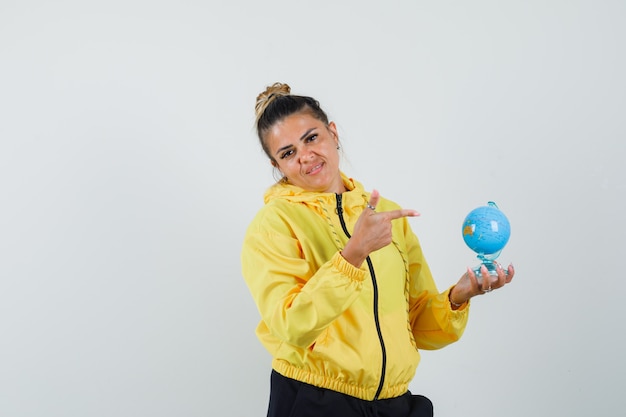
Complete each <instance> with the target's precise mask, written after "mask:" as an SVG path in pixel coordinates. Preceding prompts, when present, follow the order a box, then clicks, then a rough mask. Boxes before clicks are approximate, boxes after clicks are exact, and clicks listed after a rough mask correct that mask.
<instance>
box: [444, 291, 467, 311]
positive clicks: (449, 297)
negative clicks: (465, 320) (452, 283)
mask: <svg viewBox="0 0 626 417" xmlns="http://www.w3.org/2000/svg"><path fill="white" fill-rule="evenodd" d="M453 290H454V287H453V288H452V289H451V290H450V292H449V293H448V301H450V305H451V306H452V307H454V308H459V307H461V306H462V305H463V304H465V303H467V301H468V300H465V301H461V302H457V301H458V300H455V299H454V297H453V296H452V292H453Z"/></svg>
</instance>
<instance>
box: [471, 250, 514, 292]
mask: <svg viewBox="0 0 626 417" xmlns="http://www.w3.org/2000/svg"><path fill="white" fill-rule="evenodd" d="M500 252H501V251H498V252H497V253H493V254H490V255H485V254H483V253H479V254H478V255H476V257H477V258H478V259H479V260H480V264H479V265H477V266H475V267H474V268H472V271H473V272H474V275H476V280H477V281H478V283H479V284H481V283H482V278H483V274H482V271H481V270H480V269H481V267H482V266H483V265H484V266H485V268H487V272H488V273H489V275H491V276H492V277H497V276H498V269H497V263H496V259H497V258H498V256H500ZM508 273H509V272H508V271H507V270H506V269H505V270H504V274H505V275H508Z"/></svg>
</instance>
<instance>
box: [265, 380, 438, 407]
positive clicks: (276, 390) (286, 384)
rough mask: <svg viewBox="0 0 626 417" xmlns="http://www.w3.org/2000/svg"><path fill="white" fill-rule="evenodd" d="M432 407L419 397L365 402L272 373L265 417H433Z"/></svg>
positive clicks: (402, 396)
mask: <svg viewBox="0 0 626 417" xmlns="http://www.w3.org/2000/svg"><path fill="white" fill-rule="evenodd" d="M432 415H433V404H432V403H431V402H430V400H429V399H428V398H426V397H424V396H421V395H412V394H411V393H410V392H409V391H407V392H406V393H405V394H404V395H401V396H400V397H396V398H390V399H385V400H377V401H366V400H361V399H359V398H356V397H351V396H349V395H346V394H342V393H339V392H336V391H331V390H328V389H324V388H318V387H315V386H313V385H308V384H305V383H303V382H299V381H296V380H293V379H290V378H286V377H284V376H282V375H280V374H279V373H278V372H276V371H272V378H271V391H270V405H269V409H268V411H267V416H268V417H432Z"/></svg>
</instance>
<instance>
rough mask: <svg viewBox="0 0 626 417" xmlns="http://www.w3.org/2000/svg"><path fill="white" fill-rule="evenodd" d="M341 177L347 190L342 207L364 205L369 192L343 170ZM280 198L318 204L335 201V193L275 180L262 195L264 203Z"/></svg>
mask: <svg viewBox="0 0 626 417" xmlns="http://www.w3.org/2000/svg"><path fill="white" fill-rule="evenodd" d="M341 179H342V180H343V184H344V185H345V186H346V189H347V190H348V191H347V192H345V193H343V196H344V198H343V201H344V207H345V208H348V207H353V206H364V205H365V204H367V201H368V200H367V199H368V198H369V193H366V192H365V190H364V188H363V185H362V184H361V183H360V182H358V181H356V180H355V179H353V178H349V177H347V176H346V175H345V174H344V173H343V172H342V173H341ZM276 199H281V200H287V201H290V202H292V203H304V204H306V205H312V206H318V205H320V204H321V203H333V204H334V201H335V193H320V192H316V191H307V190H304V189H303V188H300V187H297V186H295V185H292V184H289V183H285V182H282V181H279V182H277V183H276V184H274V185H273V186H271V187H270V188H269V189H268V190H267V191H266V192H265V195H264V197H263V200H264V201H265V204H268V203H269V202H270V201H272V200H276Z"/></svg>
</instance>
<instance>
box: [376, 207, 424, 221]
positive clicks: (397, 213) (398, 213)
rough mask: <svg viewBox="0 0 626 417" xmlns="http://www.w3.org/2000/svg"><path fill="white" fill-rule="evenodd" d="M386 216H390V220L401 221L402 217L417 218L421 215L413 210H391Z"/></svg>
mask: <svg viewBox="0 0 626 417" xmlns="http://www.w3.org/2000/svg"><path fill="white" fill-rule="evenodd" d="M381 214H382V213H381ZM384 214H385V215H386V216H388V217H389V219H390V220H394V219H399V218H401V217H417V216H419V215H420V214H419V212H418V211H415V210H412V209H400V210H391V211H386V212H384Z"/></svg>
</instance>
